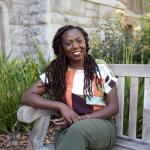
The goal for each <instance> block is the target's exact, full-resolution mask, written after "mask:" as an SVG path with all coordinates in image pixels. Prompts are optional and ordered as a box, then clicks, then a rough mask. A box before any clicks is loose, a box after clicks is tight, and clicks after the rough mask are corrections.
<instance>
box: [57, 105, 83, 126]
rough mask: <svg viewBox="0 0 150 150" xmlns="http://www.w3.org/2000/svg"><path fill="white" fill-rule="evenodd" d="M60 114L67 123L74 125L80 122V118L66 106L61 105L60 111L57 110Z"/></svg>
mask: <svg viewBox="0 0 150 150" xmlns="http://www.w3.org/2000/svg"><path fill="white" fill-rule="evenodd" d="M59 111H60V112H61V114H62V117H63V118H64V119H65V120H66V121H67V122H68V123H69V124H72V123H75V122H77V121H80V120H81V118H80V116H79V115H78V114H77V113H76V112H74V111H73V110H72V109H71V108H70V107H69V106H67V105H66V104H64V103H62V105H61V107H60V110H59Z"/></svg>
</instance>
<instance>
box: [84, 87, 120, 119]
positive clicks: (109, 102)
mask: <svg viewBox="0 0 150 150" xmlns="http://www.w3.org/2000/svg"><path fill="white" fill-rule="evenodd" d="M105 101H106V106H105V107H104V108H102V109H100V110H97V111H95V112H93V113H91V114H88V115H87V116H86V117H87V118H89V119H90V118H91V119H92V118H93V119H94V118H111V117H112V116H114V115H116V114H117V113H118V111H119V105H118V97H117V89H116V86H114V87H113V88H112V90H111V91H110V92H109V93H108V94H107V95H106V96H105Z"/></svg>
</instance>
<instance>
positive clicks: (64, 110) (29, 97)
mask: <svg viewBox="0 0 150 150" xmlns="http://www.w3.org/2000/svg"><path fill="white" fill-rule="evenodd" d="M46 92H47V90H46V87H45V85H44V83H43V82H42V81H41V80H38V81H37V82H36V83H34V84H33V86H31V87H30V88H29V89H27V90H26V91H25V93H24V94H23V96H22V98H21V103H22V104H23V105H28V106H32V107H35V108H42V109H56V110H58V111H60V112H61V114H62V116H63V117H64V119H65V120H66V121H67V122H68V123H70V124H71V123H73V122H76V121H79V119H80V116H79V115H78V114H77V113H75V112H74V111H73V110H72V109H71V108H70V107H68V106H67V105H66V104H64V103H62V102H59V101H52V100H47V99H45V98H43V97H42V95H43V94H45V93H46Z"/></svg>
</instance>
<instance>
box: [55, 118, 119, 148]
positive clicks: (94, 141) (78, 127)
mask: <svg viewBox="0 0 150 150" xmlns="http://www.w3.org/2000/svg"><path fill="white" fill-rule="evenodd" d="M116 135H117V130H116V125H115V124H114V122H113V121H112V120H105V119H87V120H82V121H79V122H77V123H74V124H72V125H71V126H70V127H69V128H67V129H64V130H61V131H59V132H58V133H57V134H56V136H55V148H56V150H108V149H109V148H110V147H111V146H112V145H113V144H114V142H115V139H116Z"/></svg>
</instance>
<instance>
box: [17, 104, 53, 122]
mask: <svg viewBox="0 0 150 150" xmlns="http://www.w3.org/2000/svg"><path fill="white" fill-rule="evenodd" d="M55 113H56V111H55V110H48V109H37V108H33V107H30V106H21V107H20V108H19V109H18V111H17V118H18V120H19V121H21V122H25V123H31V122H33V121H35V120H37V119H38V118H41V117H43V116H49V115H53V114H55Z"/></svg>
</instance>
